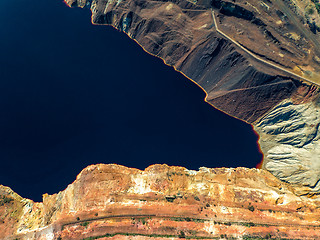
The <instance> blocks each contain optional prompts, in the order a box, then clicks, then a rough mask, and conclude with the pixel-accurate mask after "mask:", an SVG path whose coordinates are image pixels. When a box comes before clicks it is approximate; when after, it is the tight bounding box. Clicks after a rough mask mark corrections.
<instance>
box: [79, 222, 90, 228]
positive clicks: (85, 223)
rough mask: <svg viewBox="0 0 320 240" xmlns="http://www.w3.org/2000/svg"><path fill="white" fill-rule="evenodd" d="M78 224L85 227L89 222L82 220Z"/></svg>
mask: <svg viewBox="0 0 320 240" xmlns="http://www.w3.org/2000/svg"><path fill="white" fill-rule="evenodd" d="M80 225H81V226H82V227H87V226H88V225H89V222H83V223H80Z"/></svg>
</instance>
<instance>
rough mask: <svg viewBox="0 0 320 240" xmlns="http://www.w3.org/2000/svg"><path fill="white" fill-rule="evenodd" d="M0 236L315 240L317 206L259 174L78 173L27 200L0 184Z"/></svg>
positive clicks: (113, 169) (110, 169)
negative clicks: (41, 196)
mask: <svg viewBox="0 0 320 240" xmlns="http://www.w3.org/2000/svg"><path fill="white" fill-rule="evenodd" d="M0 213H1V215H0V239H1V240H2V239H6V240H9V239H10V240H14V239H21V240H56V239H60V240H73V239H74V240H79V239H101V240H102V239H158V240H159V239H181V238H184V239H185V238H188V239H270V238H272V239H319V237H320V232H319V225H320V220H319V219H320V218H319V217H320V209H319V201H318V200H316V199H308V198H306V197H298V196H296V195H295V194H293V192H292V190H291V187H290V186H289V184H286V183H284V182H281V181H280V180H279V179H277V178H276V177H274V176H273V175H272V174H270V173H269V172H267V171H265V170H261V169H247V168H233V169H230V168H215V169H213V168H212V169H210V168H205V167H202V168H200V169H199V171H194V170H188V169H185V168H183V167H170V166H167V165H153V166H150V167H148V168H147V169H145V170H144V171H141V170H138V169H133V168H126V167H123V166H119V165H114V164H109V165H105V164H98V165H92V166H88V167H87V168H85V169H84V170H83V171H82V172H81V173H80V174H79V175H78V177H77V179H76V180H75V181H74V182H73V183H72V184H70V185H69V186H68V187H67V188H66V189H65V190H64V191H61V192H59V193H57V194H53V195H48V194H45V195H44V199H43V202H40V203H34V202H33V201H31V200H28V199H24V198H22V197H20V196H19V195H17V194H16V193H14V192H13V191H12V190H11V189H9V188H7V187H3V186H1V185H0Z"/></svg>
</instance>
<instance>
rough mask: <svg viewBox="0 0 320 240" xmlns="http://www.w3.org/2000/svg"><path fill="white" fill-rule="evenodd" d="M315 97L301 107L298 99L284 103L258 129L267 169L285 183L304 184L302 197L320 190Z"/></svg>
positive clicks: (318, 111) (319, 140) (319, 139)
mask: <svg viewBox="0 0 320 240" xmlns="http://www.w3.org/2000/svg"><path fill="white" fill-rule="evenodd" d="M309 98H310V97H309ZM311 98H312V99H311V101H308V98H307V99H305V100H304V101H299V104H295V102H296V101H297V99H296V98H294V99H290V100H284V101H283V102H281V103H280V104H279V105H277V106H276V107H275V108H274V109H273V110H272V111H270V112H269V113H268V114H267V115H266V116H265V117H264V118H262V119H261V120H260V121H259V123H257V125H256V127H255V130H256V131H257V132H258V133H259V135H260V141H259V143H260V146H261V149H262V150H263V152H264V153H265V156H264V157H265V159H264V167H265V168H266V169H267V170H269V171H270V172H271V173H273V174H274V175H275V176H277V177H278V178H280V179H281V180H284V181H286V182H290V183H294V184H298V185H302V186H303V187H302V188H301V189H299V188H297V189H296V192H297V193H300V194H311V193H317V192H319V191H320V184H319V179H320V133H319V124H320V105H319V98H317V99H315V100H314V99H313V97H312V95H311ZM309 100H310V99H309ZM298 189H299V190H298Z"/></svg>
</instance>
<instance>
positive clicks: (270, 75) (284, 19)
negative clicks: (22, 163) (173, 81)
mask: <svg viewBox="0 0 320 240" xmlns="http://www.w3.org/2000/svg"><path fill="white" fill-rule="evenodd" d="M65 1H66V3H67V4H68V5H69V6H74V7H76V6H78V7H88V8H90V9H91V11H92V22H93V23H94V24H106V25H112V26H113V27H115V28H117V29H118V30H120V31H123V32H125V33H127V34H128V35H129V36H130V37H131V38H133V39H134V40H136V42H138V43H139V44H140V45H141V46H142V47H143V48H144V49H145V50H146V51H147V52H149V53H150V54H153V55H155V56H158V57H160V58H162V59H163V60H164V61H165V63H166V64H168V65H171V66H173V67H174V68H175V69H176V70H177V71H180V72H182V73H183V74H184V75H185V76H187V77H188V78H189V79H190V80H192V81H193V82H195V83H196V84H197V85H198V86H200V87H201V88H202V89H203V90H204V91H205V92H206V94H207V96H206V99H205V100H206V101H207V102H208V103H210V104H211V105H213V106H214V107H216V108H218V109H220V110H222V111H224V112H226V113H228V114H230V115H231V116H234V117H236V118H238V119H241V120H243V121H246V122H248V123H250V124H252V125H253V126H254V129H255V130H256V132H257V133H258V134H259V136H260V141H259V143H260V146H261V149H262V152H263V153H264V161H263V164H262V167H263V168H264V169H267V170H268V171H270V172H271V173H273V174H274V175H275V176H276V177H278V178H279V179H281V180H283V181H286V182H289V183H293V184H295V186H296V187H299V188H300V191H299V194H307V195H308V194H312V195H314V194H317V193H318V192H319V191H320V186H319V179H320V174H319V173H320V172H319V171H320V168H319V166H320V157H319V156H320V155H319V154H318V152H319V150H318V141H319V135H318V127H319V119H320V115H319V95H320V93H319V84H320V74H319V73H320V38H319V31H320V27H319V26H320V15H319V13H320V3H319V2H318V1H317V0H313V1H309V0H305V1H296V0H288V1H285V2H283V1H280V0H264V1H260V0H248V1H245V0H236V1H235V0H233V1H229V0H211V1H209V0H199V1H192V0H178V1H177V0H170V1H146V0H128V1H121V0H119V1H114V0H108V1H107V0H92V1H88V0H65ZM297 192H298V191H297Z"/></svg>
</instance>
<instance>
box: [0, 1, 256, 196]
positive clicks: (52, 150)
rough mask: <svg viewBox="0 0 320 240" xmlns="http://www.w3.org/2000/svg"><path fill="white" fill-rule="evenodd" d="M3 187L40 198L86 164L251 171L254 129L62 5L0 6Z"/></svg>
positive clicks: (0, 176) (122, 37)
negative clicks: (163, 164)
mask: <svg viewBox="0 0 320 240" xmlns="http://www.w3.org/2000/svg"><path fill="white" fill-rule="evenodd" d="M0 34H1V35H0V37H1V38H0V50H1V51H0V53H1V54H0V161H1V164H0V166H1V173H0V184H3V185H7V186H10V187H11V188H12V189H13V190H14V191H16V192H18V193H19V194H20V195H22V196H23V197H28V198H32V199H34V200H37V201H40V200H41V197H42V194H43V193H46V192H48V193H50V194H52V193H55V192H58V191H60V190H63V189H64V188H65V187H66V186H67V185H68V184H69V183H71V182H72V181H73V180H74V179H75V177H76V175H77V174H78V173H79V172H80V171H81V170H82V169H83V168H84V167H86V166H87V165H89V164H94V163H118V164H123V165H126V166H129V167H136V168H140V169H144V168H145V167H147V166H149V165H150V164H154V163H167V164H169V165H180V166H185V167H187V168H189V169H197V168H199V167H201V166H207V167H221V166H225V167H237V166H246V167H254V166H255V165H256V164H257V163H258V162H259V161H260V160H261V154H260V153H259V149H258V147H257V144H256V141H257V137H256V135H255V134H254V132H253V131H252V129H251V126H249V125H247V124H245V123H243V122H240V121H238V120H236V119H233V118H231V117H229V116H227V115H226V114H223V113H221V112H219V111H218V110H215V109H214V108H212V107H211V106H210V105H208V104H207V103H205V102H204V101H203V99H204V97H205V94H204V93H203V92H202V90H201V89H200V88H198V87H197V86H195V85H194V84H193V83H191V82H190V81H189V80H187V79H186V78H184V77H183V76H182V75H181V74H179V73H177V72H175V71H174V70H173V69H172V68H171V67H168V66H165V65H164V64H163V62H162V61H161V60H160V59H157V58H155V57H152V56H150V55H148V54H147V53H145V52H144V51H143V50H142V49H141V47H139V46H138V45H137V44H136V43H134V42H133V41H132V40H130V39H129V38H128V37H127V36H126V35H125V34H123V33H120V32H118V31H116V30H114V29H113V28H111V27H106V26H92V25H91V23H90V11H89V10H82V9H70V8H68V7H66V6H65V5H64V3H63V2H62V0H45V1H44V0H32V1H31V0H29V1H28V0H1V1H0Z"/></svg>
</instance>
